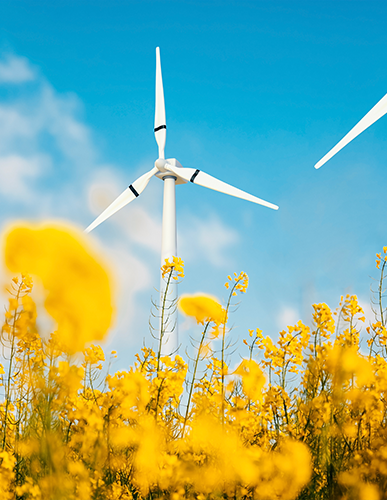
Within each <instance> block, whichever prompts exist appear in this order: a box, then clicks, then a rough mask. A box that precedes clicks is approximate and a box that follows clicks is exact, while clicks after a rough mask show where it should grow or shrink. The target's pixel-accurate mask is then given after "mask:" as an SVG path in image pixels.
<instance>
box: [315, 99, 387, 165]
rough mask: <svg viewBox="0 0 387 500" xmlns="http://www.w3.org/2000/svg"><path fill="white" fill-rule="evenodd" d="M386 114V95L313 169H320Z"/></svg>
mask: <svg viewBox="0 0 387 500" xmlns="http://www.w3.org/2000/svg"><path fill="white" fill-rule="evenodd" d="M386 113H387V94H386V95H385V96H384V97H382V98H381V99H380V101H379V102H378V103H377V104H375V106H374V107H373V108H372V109H371V111H369V112H368V113H367V114H366V115H365V116H364V117H363V118H362V119H361V120H360V121H359V123H358V124H357V125H355V126H354V127H353V129H352V130H350V131H349V132H348V134H347V135H346V136H345V137H343V138H342V139H341V141H340V142H339V143H338V144H336V146H335V147H334V148H333V149H331V150H330V151H329V153H327V154H326V155H325V156H324V157H323V158H322V159H321V160H320V161H319V162H317V163H316V165H315V166H314V168H320V167H322V166H323V165H324V163H326V162H327V161H328V160H330V159H331V158H332V156H334V155H335V154H336V153H338V152H339V151H340V149H343V147H344V146H346V145H347V144H348V143H349V142H351V141H352V139H355V137H357V136H358V135H359V134H361V133H362V132H364V130H365V129H366V128H368V127H370V126H371V125H372V124H373V123H375V122H376V120H379V118H381V117H382V116H383V115H385V114H386Z"/></svg>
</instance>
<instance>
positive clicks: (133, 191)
mask: <svg viewBox="0 0 387 500" xmlns="http://www.w3.org/2000/svg"><path fill="white" fill-rule="evenodd" d="M158 171H159V170H158V169H157V168H156V167H154V168H152V170H150V171H149V172H147V173H146V174H144V175H142V176H141V177H139V178H138V179H137V180H136V181H135V182H133V184H131V185H130V186H129V187H128V188H127V189H125V191H124V192H123V193H121V194H120V196H119V197H118V198H116V199H115V200H114V201H113V203H111V204H110V205H109V206H108V207H107V209H106V210H104V211H103V212H102V214H101V215H99V216H98V217H97V218H96V219H95V221H94V222H92V223H91V224H90V226H89V227H88V228H87V229H85V233H90V231H92V230H93V229H94V228H95V227H97V226H99V225H100V224H101V222H103V221H105V220H106V219H108V218H109V217H111V216H112V215H113V214H115V213H116V212H118V210H121V208H123V207H124V206H125V205H127V204H128V203H130V202H131V201H133V200H135V199H136V198H137V197H138V196H140V194H141V193H142V192H143V191H144V189H145V188H146V187H147V185H148V182H149V181H150V178H151V177H152V176H153V175H154V174H155V173H157V172H158Z"/></svg>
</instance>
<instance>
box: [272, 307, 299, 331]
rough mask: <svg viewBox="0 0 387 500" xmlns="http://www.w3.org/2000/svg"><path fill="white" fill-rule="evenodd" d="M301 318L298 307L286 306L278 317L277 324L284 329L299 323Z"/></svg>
mask: <svg viewBox="0 0 387 500" xmlns="http://www.w3.org/2000/svg"><path fill="white" fill-rule="evenodd" d="M300 319H301V318H300V313H299V312H298V310H297V309H295V308H294V307H291V306H285V307H283V308H282V309H281V312H280V314H279V315H278V317H277V326H278V328H279V329H280V330H284V329H286V327H287V326H293V325H295V324H296V323H298V321H299V320H300Z"/></svg>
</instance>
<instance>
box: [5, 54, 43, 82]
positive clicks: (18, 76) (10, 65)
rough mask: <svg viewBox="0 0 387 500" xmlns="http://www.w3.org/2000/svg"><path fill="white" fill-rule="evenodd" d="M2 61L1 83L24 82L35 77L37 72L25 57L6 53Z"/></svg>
mask: <svg viewBox="0 0 387 500" xmlns="http://www.w3.org/2000/svg"><path fill="white" fill-rule="evenodd" d="M4 59H5V60H4V61H0V83H24V82H27V81H31V80H34V79H35V72H34V71H33V69H32V68H31V65H30V63H29V61H28V59H26V58H25V57H17V56H13V55H10V54H8V55H6V56H5V58H4Z"/></svg>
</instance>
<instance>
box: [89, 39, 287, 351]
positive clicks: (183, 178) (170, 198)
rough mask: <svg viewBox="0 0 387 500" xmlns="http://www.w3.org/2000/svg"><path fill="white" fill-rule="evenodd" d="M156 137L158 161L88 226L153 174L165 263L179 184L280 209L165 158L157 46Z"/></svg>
mask: <svg viewBox="0 0 387 500" xmlns="http://www.w3.org/2000/svg"><path fill="white" fill-rule="evenodd" d="M154 132H155V138H156V142H157V145H158V149H159V157H158V159H157V160H156V161H155V166H154V167H153V168H152V170H150V171H149V172H147V173H146V174H144V175H142V176H141V177H139V178H138V179H137V180H136V181H135V182H133V184H130V186H129V187H128V188H127V189H126V190H125V191H124V192H123V193H122V194H121V195H120V196H118V198H117V199H116V200H114V201H113V203H111V205H109V206H108V207H107V208H106V210H104V211H103V212H102V213H101V215H99V216H98V217H97V218H96V219H95V221H94V222H92V223H91V224H90V226H89V227H88V228H87V229H86V230H85V231H86V232H90V231H92V230H93V229H94V228H95V227H97V226H98V225H99V224H101V222H103V221H105V220H106V219H108V218H109V217H111V216H112V215H113V214H115V213H116V212H118V210H120V209H121V208H123V207H124V206H125V205H127V204H128V203H130V202H131V201H133V200H135V199H136V198H137V197H138V196H139V195H140V194H141V193H142V192H143V191H144V189H145V188H146V186H147V185H148V182H149V181H150V179H151V177H153V176H156V177H158V178H159V179H162V180H163V181H164V202H163V223H162V241H161V264H162V265H163V264H164V263H165V259H170V261H171V258H172V257H173V256H177V244H176V203H175V185H176V184H185V183H187V182H191V183H193V184H198V185H199V186H203V187H206V188H209V189H213V190H215V191H219V192H221V193H224V194H228V195H230V196H235V197H236V198H241V199H242V200H247V201H252V202H253V203H257V204H259V205H263V206H265V207H269V208H272V209H274V210H277V209H278V206H277V205H273V204H272V203H269V202H267V201H264V200H261V199H260V198H257V197H255V196H253V195H251V194H248V193H245V192H244V191H241V190H240V189H238V188H236V187H233V186H231V185H229V184H226V183H225V182H222V181H220V180H218V179H215V177H212V176H211V175H208V174H206V173H204V172H203V171H201V170H199V169H196V168H183V167H182V165H181V164H180V163H179V162H178V161H177V160H176V159H175V158H169V159H165V155H164V148H165V141H166V135H167V126H166V120H165V104H164V90H163V81H162V76H161V65H160V49H159V47H157V48H156V110H155V126H154ZM163 296H164V291H163V284H162V287H161V301H162V299H163ZM176 298H177V286H176V284H175V283H173V284H172V286H171V287H170V289H169V293H168V299H169V300H174V299H176ZM164 329H165V333H164V352H165V353H166V352H167V351H169V352H174V351H176V349H177V348H178V335H177V315H176V312H174V313H172V314H171V315H170V317H169V319H168V321H167V324H166V325H164Z"/></svg>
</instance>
